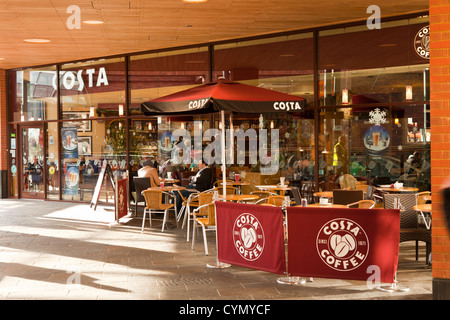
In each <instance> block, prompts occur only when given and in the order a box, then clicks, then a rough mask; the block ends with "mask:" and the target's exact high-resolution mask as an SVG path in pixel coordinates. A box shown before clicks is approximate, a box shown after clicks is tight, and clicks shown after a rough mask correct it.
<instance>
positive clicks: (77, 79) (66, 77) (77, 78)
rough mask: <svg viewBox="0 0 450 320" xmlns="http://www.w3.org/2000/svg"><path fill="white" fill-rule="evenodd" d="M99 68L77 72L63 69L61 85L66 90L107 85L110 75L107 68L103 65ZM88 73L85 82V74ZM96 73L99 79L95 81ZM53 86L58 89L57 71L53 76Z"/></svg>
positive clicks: (80, 89) (79, 89)
mask: <svg viewBox="0 0 450 320" xmlns="http://www.w3.org/2000/svg"><path fill="white" fill-rule="evenodd" d="M96 71H97V70H96V69H94V68H92V69H81V70H78V71H77V72H75V71H63V72H60V75H61V78H60V83H61V87H62V88H63V89H66V90H72V89H74V90H78V91H82V90H83V89H84V88H85V87H86V85H87V87H89V88H92V87H93V86H94V82H95V86H96V87H100V86H102V85H103V86H107V85H109V83H108V77H107V76H106V70H105V68H104V67H101V68H99V69H98V72H96ZM86 75H87V84H85V82H84V79H83V76H86ZM94 75H97V81H94ZM52 84H53V88H54V89H55V90H56V73H55V75H54V76H53V83H52Z"/></svg>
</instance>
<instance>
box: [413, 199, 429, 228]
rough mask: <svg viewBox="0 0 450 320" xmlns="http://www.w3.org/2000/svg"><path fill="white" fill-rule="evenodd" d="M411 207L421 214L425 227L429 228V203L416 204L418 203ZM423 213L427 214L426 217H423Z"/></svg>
mask: <svg viewBox="0 0 450 320" xmlns="http://www.w3.org/2000/svg"><path fill="white" fill-rule="evenodd" d="M413 209H414V210H415V211H417V212H419V213H420V214H421V215H422V218H423V221H424V222H425V227H426V228H427V229H430V228H431V211H432V207H431V203H427V204H418V205H416V206H414V207H413ZM425 214H426V215H427V216H426V217H425Z"/></svg>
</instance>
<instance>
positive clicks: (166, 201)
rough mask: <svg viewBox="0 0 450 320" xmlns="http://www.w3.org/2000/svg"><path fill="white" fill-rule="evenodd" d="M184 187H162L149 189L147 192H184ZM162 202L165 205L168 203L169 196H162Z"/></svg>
mask: <svg viewBox="0 0 450 320" xmlns="http://www.w3.org/2000/svg"><path fill="white" fill-rule="evenodd" d="M185 189H186V187H181V186H166V185H165V186H164V187H162V188H161V187H150V188H148V189H147V190H161V191H165V192H170V191H175V190H185ZM164 201H165V203H169V195H168V194H167V193H166V194H164Z"/></svg>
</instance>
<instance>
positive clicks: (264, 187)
mask: <svg viewBox="0 0 450 320" xmlns="http://www.w3.org/2000/svg"><path fill="white" fill-rule="evenodd" d="M255 187H256V188H258V189H260V190H266V191H280V196H283V195H284V193H285V192H286V191H289V190H292V189H291V188H290V187H288V186H287V185H285V186H277V185H259V186H255Z"/></svg>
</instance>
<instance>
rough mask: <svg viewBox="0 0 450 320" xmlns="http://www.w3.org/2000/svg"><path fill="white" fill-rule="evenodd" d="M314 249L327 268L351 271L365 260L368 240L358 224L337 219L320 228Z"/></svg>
mask: <svg viewBox="0 0 450 320" xmlns="http://www.w3.org/2000/svg"><path fill="white" fill-rule="evenodd" d="M316 247H317V253H318V254H319V256H320V258H321V259H322V261H323V262H324V263H325V264H326V265H327V266H329V267H330V268H332V269H334V270H337V271H351V270H354V269H356V268H358V267H359V266H360V265H361V264H362V263H363V262H364V260H365V259H366V257H367V254H368V253H369V239H368V238H367V235H366V233H365V231H364V230H363V229H362V228H361V226H360V225H359V224H357V223H356V222H354V221H352V220H349V219H344V218H339V219H334V220H331V221H328V222H327V223H326V224H324V225H323V226H322V228H321V229H320V231H319V233H318V234H317V240H316Z"/></svg>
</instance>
